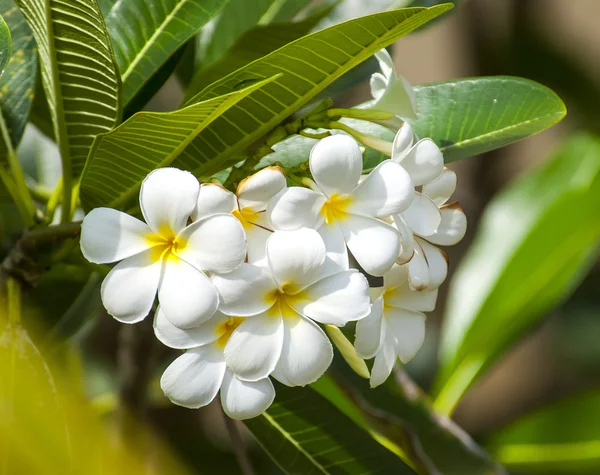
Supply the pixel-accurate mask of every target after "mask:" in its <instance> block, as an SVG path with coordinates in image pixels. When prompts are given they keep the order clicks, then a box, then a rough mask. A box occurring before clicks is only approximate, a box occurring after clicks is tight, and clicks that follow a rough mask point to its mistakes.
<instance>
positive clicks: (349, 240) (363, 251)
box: [340, 214, 400, 276]
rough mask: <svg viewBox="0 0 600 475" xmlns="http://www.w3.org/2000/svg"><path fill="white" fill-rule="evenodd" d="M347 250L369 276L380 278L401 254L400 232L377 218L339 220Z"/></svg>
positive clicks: (349, 217)
mask: <svg viewBox="0 0 600 475" xmlns="http://www.w3.org/2000/svg"><path fill="white" fill-rule="evenodd" d="M340 227H341V228H342V232H343V233H344V239H346V244H347V245H348V249H350V252H351V253H352V255H353V256H354V257H355V259H356V261H357V262H358V263H359V264H360V266H361V267H362V268H363V269H364V270H365V272H367V273H368V274H371V275H375V276H381V275H383V274H384V272H385V271H387V270H388V269H389V268H390V267H392V265H393V264H394V262H395V260H396V257H397V256H398V253H399V252H400V233H399V232H398V230H397V229H395V228H394V227H393V226H390V225H389V224H387V223H384V222H383V221H380V220H378V219H375V218H367V217H363V216H358V215H353V214H350V215H348V217H347V218H346V219H344V220H343V221H340Z"/></svg>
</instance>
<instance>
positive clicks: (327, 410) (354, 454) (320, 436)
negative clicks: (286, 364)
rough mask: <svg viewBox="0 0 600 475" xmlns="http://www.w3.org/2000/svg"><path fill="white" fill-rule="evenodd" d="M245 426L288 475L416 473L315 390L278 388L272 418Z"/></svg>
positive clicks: (269, 413)
mask: <svg viewBox="0 0 600 475" xmlns="http://www.w3.org/2000/svg"><path fill="white" fill-rule="evenodd" d="M244 423H245V424H246V427H248V429H249V430H250V432H251V433H252V435H253V436H254V437H255V438H256V440H257V441H258V443H259V444H260V445H261V446H262V447H263V449H265V451H266V452H267V453H268V454H269V455H270V456H271V458H272V459H273V460H274V461H275V462H276V463H277V464H278V465H279V467H280V468H281V469H282V470H283V471H284V472H285V473H287V474H332V475H334V474H335V475H345V474H348V475H358V474H363V475H368V474H378V475H388V474H389V475H402V474H414V473H415V472H414V471H413V470H412V469H411V468H410V467H409V466H408V465H406V464H405V463H404V462H403V461H402V460H401V459H400V458H399V457H398V456H397V455H395V454H394V453H392V452H390V451H389V450H387V449H386V448H385V447H383V446H382V445H381V444H379V443H378V442H377V441H375V440H374V439H373V438H372V437H371V436H370V435H369V434H368V432H366V431H364V430H363V429H362V428H360V427H359V426H358V425H356V424H355V423H354V422H353V421H352V420H351V419H349V418H347V417H346V416H345V415H344V414H343V413H342V412H340V411H339V410H338V409H337V408H336V407H335V406H334V405H332V404H331V403H330V402H328V401H327V400H326V399H325V398H323V397H322V396H320V395H318V394H317V393H316V392H314V391H313V390H312V389H310V388H301V387H298V388H288V387H284V386H282V385H277V397H276V399H275V402H274V403H273V405H271V407H270V408H269V409H268V410H267V412H265V413H264V414H263V415H261V416H258V417H256V418H254V419H250V420H247V421H244Z"/></svg>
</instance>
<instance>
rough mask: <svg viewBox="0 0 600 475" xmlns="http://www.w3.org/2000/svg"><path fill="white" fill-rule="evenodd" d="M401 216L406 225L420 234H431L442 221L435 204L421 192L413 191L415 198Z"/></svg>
mask: <svg viewBox="0 0 600 475" xmlns="http://www.w3.org/2000/svg"><path fill="white" fill-rule="evenodd" d="M402 217H403V218H404V222H405V223H406V224H407V225H408V227H409V228H410V229H411V230H412V231H413V232H415V233H417V234H420V235H421V236H431V235H432V234H433V233H435V231H436V229H437V228H438V227H439V225H440V223H441V222H442V215H441V214H440V210H439V208H438V207H437V205H436V204H435V203H434V202H433V201H431V200H430V199H429V198H428V197H427V196H425V195H422V194H421V193H415V199H414V200H413V202H412V203H411V205H410V207H409V208H408V209H407V210H406V211H404V212H403V213H402Z"/></svg>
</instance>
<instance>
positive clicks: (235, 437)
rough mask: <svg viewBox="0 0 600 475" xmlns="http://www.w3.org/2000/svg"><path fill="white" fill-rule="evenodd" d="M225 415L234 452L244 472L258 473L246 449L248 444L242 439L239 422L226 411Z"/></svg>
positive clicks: (246, 473)
mask: <svg viewBox="0 0 600 475" xmlns="http://www.w3.org/2000/svg"><path fill="white" fill-rule="evenodd" d="M223 417H224V418H225V427H226V428H227V433H228V434H229V439H230V440H231V446H232V447H233V453H234V455H235V458H236V460H237V462H238V465H239V466H240V469H241V470H242V473H243V474H244V475H256V472H255V471H254V468H253V467H252V463H251V462H250V458H249V457H248V452H247V451H246V444H245V443H244V439H242V434H240V429H239V427H238V422H237V421H234V420H233V419H232V418H230V417H229V416H228V415H227V414H225V412H223Z"/></svg>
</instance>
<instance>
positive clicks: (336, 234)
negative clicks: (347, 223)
mask: <svg viewBox="0 0 600 475" xmlns="http://www.w3.org/2000/svg"><path fill="white" fill-rule="evenodd" d="M317 232H318V233H319V236H321V238H322V239H323V242H324V243H325V250H326V252H325V263H324V264H323V267H322V268H321V273H320V274H319V278H323V277H327V276H328V275H331V274H335V273H336V272H340V271H343V270H348V269H349V268H350V265H349V263H348V248H346V241H345V240H344V234H343V233H342V230H341V229H340V228H339V226H337V225H335V224H333V225H326V224H324V225H323V226H321V227H320V228H319V229H317Z"/></svg>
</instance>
